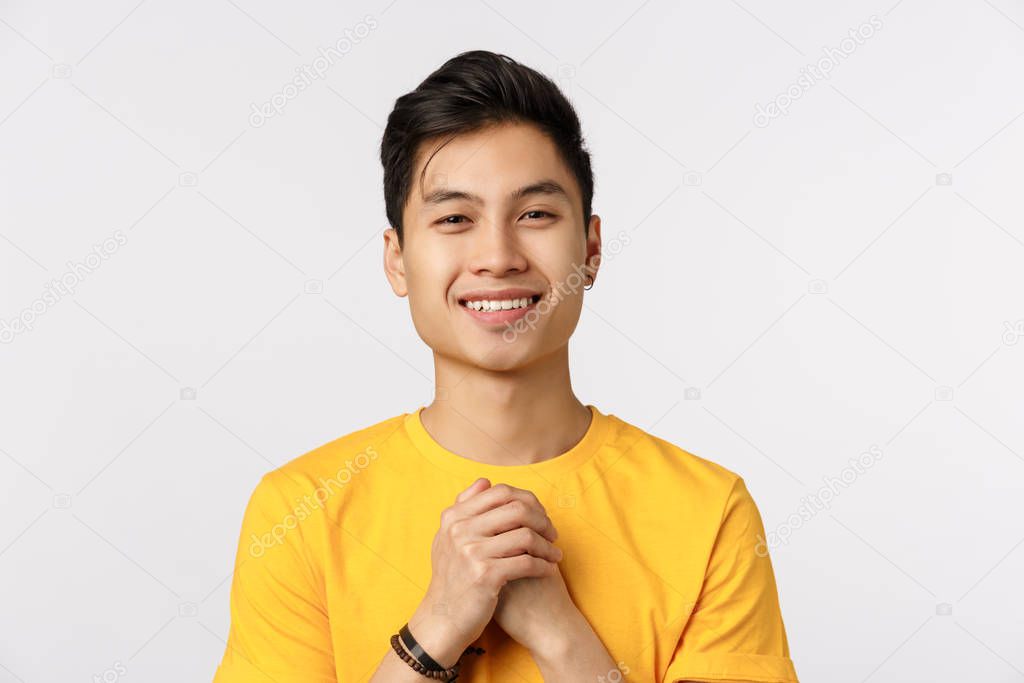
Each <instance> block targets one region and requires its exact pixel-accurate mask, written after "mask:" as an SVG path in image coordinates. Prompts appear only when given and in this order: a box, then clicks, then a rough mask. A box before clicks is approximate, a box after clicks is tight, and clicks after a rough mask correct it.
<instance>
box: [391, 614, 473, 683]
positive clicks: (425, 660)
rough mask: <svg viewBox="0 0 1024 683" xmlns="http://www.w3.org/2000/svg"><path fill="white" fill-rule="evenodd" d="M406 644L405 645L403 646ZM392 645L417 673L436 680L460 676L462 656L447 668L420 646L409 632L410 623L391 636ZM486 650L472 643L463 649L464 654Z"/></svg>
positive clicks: (453, 678) (450, 679)
mask: <svg viewBox="0 0 1024 683" xmlns="http://www.w3.org/2000/svg"><path fill="white" fill-rule="evenodd" d="M403 645H405V647H403ZM391 647H392V649H393V650H394V651H395V654H397V655H398V656H399V658H401V660H402V661H403V662H405V663H406V664H408V665H409V666H410V667H412V669H413V670H414V671H416V673H418V674H421V675H423V676H426V677H427V678H432V679H435V680H444V681H447V682H449V683H450V682H451V681H454V680H455V679H457V678H458V677H459V669H460V668H461V665H462V661H461V660H462V657H461V656H460V657H459V661H457V662H455V664H454V665H452V666H451V667H450V668H448V669H445V668H443V667H442V666H441V665H440V664H438V663H437V662H436V661H434V659H433V658H432V657H431V656H430V655H428V654H427V653H426V651H425V650H424V649H423V648H422V647H420V644H419V643H417V642H416V639H415V638H413V636H412V633H410V632H409V625H408V624H406V625H405V626H403V627H402V628H401V630H400V631H399V632H398V633H396V634H394V635H392V636H391ZM406 648H408V649H409V650H410V651H411V652H413V653H414V654H415V656H413V654H410V653H409V652H407V651H406ZM484 652H485V650H484V649H483V648H482V647H474V646H472V645H470V646H469V647H467V648H466V649H465V651H463V653H462V654H463V655H465V654H469V653H473V654H478V655H479V654H483V653H484Z"/></svg>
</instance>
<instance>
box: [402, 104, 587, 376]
mask: <svg viewBox="0 0 1024 683" xmlns="http://www.w3.org/2000/svg"><path fill="white" fill-rule="evenodd" d="M440 144H441V142H440V141H437V142H430V143H426V144H424V145H423V147H422V149H421V150H419V154H418V158H417V163H416V165H415V168H414V171H413V184H412V190H411V192H410V196H409V200H408V202H407V204H406V206H405V210H404V213H403V219H404V235H403V239H404V245H403V248H402V249H401V250H399V249H398V240H397V235H396V234H395V231H394V229H389V230H387V231H386V232H385V270H386V272H387V275H388V279H389V281H390V282H391V286H392V288H393V289H394V291H395V293H396V294H398V295H399V296H405V295H406V294H408V296H409V307H410V309H411V312H412V318H413V324H414V326H415V327H416V331H417V333H418V334H419V335H420V337H421V338H422V339H423V341H424V342H426V343H427V345H428V346H430V347H431V348H432V349H433V350H434V352H435V353H438V354H440V355H443V356H447V357H451V358H456V359H458V360H460V361H462V362H465V363H468V364H470V365H474V366H478V367H482V368H487V369H491V370H511V369H514V368H518V367H523V366H525V365H527V364H529V363H531V362H532V361H534V360H536V359H537V358H539V357H542V356H545V355H547V354H550V353H552V352H553V351H556V350H558V349H560V348H562V347H563V346H565V345H566V344H567V343H568V340H569V337H570V335H571V334H572V332H573V330H574V329H575V328H576V323H577V322H578V321H579V316H580V310H581V308H582V305H583V286H584V284H585V283H586V282H587V281H588V280H587V279H586V273H588V272H589V273H590V274H592V275H593V274H596V272H597V271H596V268H595V267H593V265H594V264H595V263H596V261H591V266H592V267H591V268H590V269H589V270H586V264H587V262H588V259H591V258H593V257H595V256H597V255H599V254H600V239H601V238H600V219H599V218H598V217H597V216H593V217H592V218H591V222H590V234H589V237H585V236H584V234H583V209H582V204H581V197H580V190H579V187H578V185H577V183H576V181H575V178H574V177H573V175H572V174H571V172H570V171H569V170H568V168H566V167H565V165H564V164H563V162H562V160H561V158H560V157H559V155H558V152H557V150H556V148H555V145H554V143H552V142H551V141H550V140H549V139H548V137H547V136H546V135H544V134H543V133H541V132H540V130H538V129H537V128H536V127H534V126H530V125H525V124H506V125H501V126H493V127H489V128H487V129H484V130H481V131H478V132H474V133H467V134H464V135H460V136H457V137H456V138H455V139H453V140H451V141H450V142H448V143H447V144H445V145H444V146H443V147H441V149H440V150H439V151H438V152H437V153H436V154H434V155H433V157H432V158H431V157H430V155H431V154H432V153H433V152H434V150H435V149H437V146H438V145H440ZM427 159H429V163H427ZM424 164H426V172H425V173H421V172H422V171H423V167H424ZM503 290H505V291H503ZM524 299H525V300H526V301H525V302H524V301H523V300H524ZM473 301H475V302H476V303H469V302H473ZM484 301H486V302H487V303H483V302H484ZM467 303H469V305H467ZM524 303H526V306H525V307H523V304H524ZM495 308H497V309H498V310H491V309H495ZM477 309H480V310H477Z"/></svg>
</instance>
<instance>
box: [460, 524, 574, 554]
mask: <svg viewBox="0 0 1024 683" xmlns="http://www.w3.org/2000/svg"><path fill="white" fill-rule="evenodd" d="M478 543H479V551H480V553H481V554H482V555H483V556H484V557H489V558H499V557H514V556H515V555H522V554H524V553H528V554H530V555H533V556H534V557H539V558H540V559H542V560H547V561H549V562H561V560H562V549H561V548H559V547H558V546H556V545H554V544H553V543H552V542H551V541H549V540H548V539H546V538H544V537H543V536H541V535H540V534H538V533H537V532H536V531H534V530H533V529H530V528H528V527H524V526H521V527H518V528H516V529H512V530H511V531H506V532H504V533H501V534H498V535H497V536H491V537H490V538H486V539H484V540H482V541H478Z"/></svg>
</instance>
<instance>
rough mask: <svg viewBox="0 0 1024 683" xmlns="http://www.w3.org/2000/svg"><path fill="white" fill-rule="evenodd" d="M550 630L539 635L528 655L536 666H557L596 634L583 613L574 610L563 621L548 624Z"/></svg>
mask: <svg viewBox="0 0 1024 683" xmlns="http://www.w3.org/2000/svg"><path fill="white" fill-rule="evenodd" d="M550 624H551V628H549V629H548V631H547V632H546V633H544V634H541V635H540V636H539V637H538V638H537V641H536V644H535V645H534V646H533V647H531V648H530V654H531V655H532V656H533V658H534V660H535V661H536V662H537V663H538V664H543V665H551V666H554V665H557V664H558V663H559V662H564V661H566V658H567V657H569V656H570V654H571V653H572V652H573V651H574V650H578V649H580V648H582V647H584V646H585V645H586V644H587V643H588V642H589V640H590V639H591V638H595V637H596V634H595V633H594V630H593V629H592V628H591V626H590V622H589V621H587V619H586V617H584V616H583V613H582V612H580V611H579V610H578V609H575V606H574V609H573V611H572V613H571V614H569V615H567V616H566V617H565V618H564V619H558V620H553V621H552V622H550Z"/></svg>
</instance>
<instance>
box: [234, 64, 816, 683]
mask: <svg viewBox="0 0 1024 683" xmlns="http://www.w3.org/2000/svg"><path fill="white" fill-rule="evenodd" d="M381 160H382V163H383V166H384V186H385V187H384V191H385V203H386V211H387V216H388V220H389V223H390V225H391V228H389V229H388V230H387V231H385V234H384V268H385V272H386V275H387V278H388V281H389V283H390V285H391V288H392V289H393V290H394V292H395V294H397V295H398V296H408V297H409V307H410V310H411V313H412V320H413V324H414V326H415V328H416V331H417V333H418V334H419V336H420V337H421V338H422V339H423V340H424V342H426V344H427V345H428V346H429V347H430V348H431V349H432V350H433V355H434V365H435V367H434V372H435V384H436V393H435V397H434V400H433V402H431V403H430V405H428V406H426V407H420V408H418V409H416V410H415V411H413V412H406V413H403V414H401V415H397V416H395V417H392V418H390V419H387V420H384V421H382V422H379V423H377V424H375V425H372V426H370V427H367V428H365V429H362V430H360V431H357V432H354V433H352V434H348V435H346V436H343V437H341V438H339V439H336V440H334V441H332V442H330V443H327V444H325V445H323V446H320V447H319V448H316V449H314V450H313V451H311V452H309V453H306V454H305V455H302V456H301V457H299V458H296V459H294V460H292V461H291V462H289V463H288V464H286V465H284V466H283V467H281V468H279V469H277V470H274V471H272V472H270V473H269V474H267V475H266V476H265V477H264V478H263V479H262V481H261V482H260V483H259V485H258V486H257V488H256V490H255V492H254V493H253V496H252V499H251V500H250V502H249V505H248V507H247V509H246V512H245V518H244V521H243V527H242V534H241V541H240V543H239V548H238V557H237V561H236V566H235V575H234V579H233V583H232V589H231V630H230V635H229V640H228V644H227V648H226V651H225V654H224V659H223V662H222V663H221V665H220V668H219V669H218V672H217V676H216V679H215V681H216V683H235V682H242V681H245V682H247V683H248V682H250V681H277V682H278V683H299V682H300V681H301V682H302V683H327V682H329V681H366V680H370V681H372V682H373V683H381V682H384V681H387V682H393V681H409V682H410V683H412V682H415V681H423V680H429V679H431V678H433V679H435V680H451V679H452V678H453V677H454V676H455V675H456V674H457V675H458V678H459V680H461V681H467V682H472V683H478V682H484V681H541V680H543V681H558V682H559V683H572V682H574V681H590V682H594V681H598V682H600V681H609V682H612V683H614V682H616V681H623V680H629V681H644V682H647V681H657V682H658V683H662V682H664V683H672V682H676V681H716V682H721V681H766V682H767V681H772V682H775V683H796V682H797V677H796V673H795V671H794V667H793V664H792V661H791V660H790V657H789V650H788V645H787V641H786V634H785V629H784V626H783V622H782V616H781V612H780V608H779V603H778V597H777V591H776V584H775V579H774V574H773V571H772V566H771V561H770V559H769V557H768V555H767V554H766V553H764V552H759V551H758V548H759V547H762V548H763V536H764V530H763V525H762V521H761V518H760V516H759V513H758V510H757V507H756V505H755V503H754V501H753V499H752V498H751V496H750V494H749V492H748V491H747V489H746V487H745V485H744V482H743V480H742V479H741V478H740V477H739V476H737V475H736V474H734V473H732V472H730V471H728V470H726V469H725V468H723V467H721V466H719V465H717V464H715V463H712V462H710V461H707V460H704V459H702V458H700V457H697V456H696V455H693V454H691V453H688V452H687V451H685V450H683V449H681V448H679V447H677V446H674V445H673V444H670V443H668V442H666V441H663V440H661V439H659V438H657V437H655V436H653V435H650V434H647V433H646V432H644V431H642V430H641V429H639V428H638V427H635V426H633V425H631V424H629V423H627V422H625V421H623V420H621V419H619V418H617V417H615V416H614V415H612V414H605V413H603V412H601V411H600V410H598V409H597V407H595V406H594V405H591V404H583V403H581V402H580V401H579V400H578V399H577V398H576V396H575V395H574V393H573V390H572V387H571V382H570V376H569V346H568V344H569V338H570V336H571V335H572V332H573V331H574V329H575V327H576V324H577V322H578V320H579V316H580V311H581V309H582V304H583V291H584V290H586V289H589V288H590V287H591V286H593V282H594V278H595V276H596V274H597V270H598V266H599V260H600V252H601V221H600V217H599V216H597V215H593V214H592V213H591V199H592V196H593V186H594V183H593V176H592V173H591V167H590V157H589V153H588V152H587V151H586V149H585V148H584V143H583V139H582V136H581V133H580V124H579V121H578V119H577V116H576V114H575V112H574V111H573V109H572V107H571V105H570V104H569V102H568V101H567V100H566V99H565V98H564V96H563V95H562V93H561V92H559V90H558V88H557V87H556V86H555V85H554V84H553V83H552V82H551V81H550V80H549V79H547V78H546V77H544V76H542V75H541V74H539V73H537V72H536V71H533V70H531V69H529V68H527V67H525V66H523V65H520V64H518V63H516V62H515V61H513V60H512V59H510V58H508V57H505V56H503V55H496V54H494V53H491V52H486V51H473V52H467V53H464V54H461V55H459V56H457V57H455V58H453V59H451V60H449V61H448V62H447V63H445V64H444V65H443V66H441V68H440V69H438V70H437V71H435V72H434V73H433V74H431V75H430V76H429V77H428V78H427V79H426V80H425V81H424V82H423V83H422V84H420V85H419V86H418V87H417V88H416V90H414V91H413V92H411V93H408V94H406V95H404V96H402V97H401V98H399V99H398V100H397V101H396V103H395V108H394V110H393V111H392V113H391V115H390V116H389V118H388V125H387V129H386V130H385V133H384V138H383V141H382V144H381ZM652 305H656V304H652ZM759 544H760V545H759Z"/></svg>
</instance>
